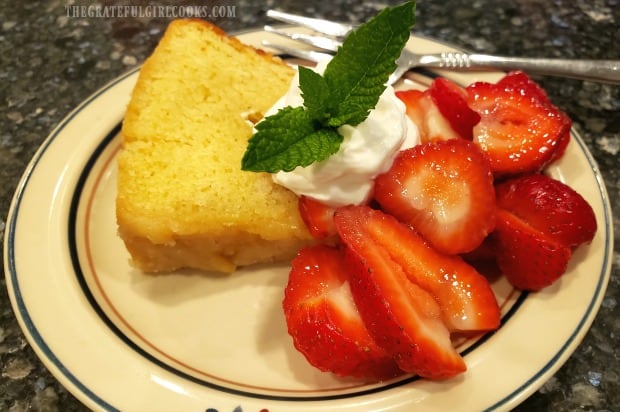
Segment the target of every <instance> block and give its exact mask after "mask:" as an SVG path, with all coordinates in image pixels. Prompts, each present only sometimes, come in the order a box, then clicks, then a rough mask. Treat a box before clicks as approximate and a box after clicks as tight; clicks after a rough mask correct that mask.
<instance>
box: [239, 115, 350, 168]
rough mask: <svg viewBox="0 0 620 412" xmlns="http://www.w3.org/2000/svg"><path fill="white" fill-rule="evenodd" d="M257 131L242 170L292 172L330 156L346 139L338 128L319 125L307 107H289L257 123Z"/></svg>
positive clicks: (246, 154)
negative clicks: (298, 167)
mask: <svg viewBox="0 0 620 412" xmlns="http://www.w3.org/2000/svg"><path fill="white" fill-rule="evenodd" d="M256 130H257V132H256V133H255V134H254V135H253V136H252V138H250V140H249V142H248V148H247V150H246V152H245V154H244V156H243V159H241V169H242V170H247V171H254V172H269V173H276V172H278V171H281V170H282V171H285V172H289V171H291V170H293V169H295V168H296V167H297V166H302V167H305V166H308V165H310V164H312V163H313V162H315V161H320V160H323V159H326V158H328V157H329V156H331V155H332V154H334V153H336V152H337V151H338V148H339V147H340V143H342V140H343V137H342V136H341V135H340V134H339V133H338V132H337V131H336V130H335V129H332V128H320V127H317V123H316V120H314V119H313V117H312V115H311V113H310V111H308V110H306V109H304V108H303V107H295V108H293V107H285V108H283V109H281V110H280V111H278V113H276V114H275V115H273V116H269V117H266V118H265V119H263V121H261V122H259V123H257V124H256Z"/></svg>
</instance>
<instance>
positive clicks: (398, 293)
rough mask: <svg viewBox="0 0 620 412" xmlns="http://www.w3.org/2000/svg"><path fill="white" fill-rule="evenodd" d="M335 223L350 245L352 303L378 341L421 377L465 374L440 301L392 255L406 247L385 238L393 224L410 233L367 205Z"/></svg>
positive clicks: (340, 213) (342, 212)
mask: <svg viewBox="0 0 620 412" xmlns="http://www.w3.org/2000/svg"><path fill="white" fill-rule="evenodd" d="M334 221H335V223H336V228H337V229H338V233H339V234H340V236H341V238H342V239H343V242H344V243H345V244H346V254H345V258H346V262H347V266H348V267H349V268H350V270H351V292H352V294H353V298H354V300H355V303H356V306H357V307H358V309H359V312H360V315H361V316H362V319H364V323H365V324H366V325H367V327H368V330H369V331H370V334H371V335H372V336H373V337H374V338H375V340H376V342H377V343H378V344H379V345H380V346H382V347H383V348H384V349H385V350H386V351H387V352H388V353H390V354H392V355H393V356H394V358H395V360H396V362H397V363H398V365H399V366H400V367H401V369H403V370H405V371H407V372H412V373H417V374H419V375H420V376H422V377H427V378H432V379H443V378H449V377H452V376H454V375H456V374H458V373H461V372H463V371H465V369H466V366H465V363H464V361H463V359H462V358H461V357H460V355H459V354H458V353H457V352H456V350H455V349H454V347H453V346H452V342H451V341H450V333H449V331H448V329H447V328H446V326H445V325H444V323H443V321H442V317H441V308H440V307H439V305H438V304H437V301H436V300H435V298H434V297H433V296H432V295H431V294H430V293H429V292H427V291H425V290H424V289H422V287H420V286H418V285H416V284H415V283H413V282H410V281H409V280H408V278H407V275H406V274H405V272H404V270H403V268H402V266H401V265H400V264H398V263H397V262H396V261H395V260H394V259H393V258H392V256H391V254H390V248H392V247H396V248H404V247H406V246H405V245H401V244H400V243H398V240H399V239H393V238H391V237H389V235H388V236H387V237H385V238H383V236H384V233H385V229H387V228H388V227H389V226H390V225H397V226H400V227H403V228H405V229H406V230H409V229H407V228H406V227H405V226H403V225H402V224H401V223H399V222H398V221H397V220H396V219H394V218H392V217H391V216H389V215H386V214H384V213H383V212H380V211H377V210H374V209H371V208H369V207H367V206H348V207H344V208H339V209H338V210H337V211H336V214H335V216H334ZM410 233H413V232H411V231H410ZM392 241H395V242H392Z"/></svg>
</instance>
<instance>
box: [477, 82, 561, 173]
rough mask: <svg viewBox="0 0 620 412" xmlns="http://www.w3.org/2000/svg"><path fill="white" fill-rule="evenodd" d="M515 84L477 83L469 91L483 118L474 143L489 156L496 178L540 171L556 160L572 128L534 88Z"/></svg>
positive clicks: (478, 126)
mask: <svg viewBox="0 0 620 412" xmlns="http://www.w3.org/2000/svg"><path fill="white" fill-rule="evenodd" d="M514 83H515V84H512V83H509V84H508V85H506V84H505V83H504V84H502V83H501V81H500V82H498V84H491V83H486V82H477V83H474V84H471V85H469V86H468V87H467V88H466V90H467V93H468V95H469V101H468V103H469V106H470V107H471V108H472V109H473V110H475V111H476V112H478V113H479V114H480V116H481V120H480V123H478V124H477V125H476V126H475V127H474V142H476V143H477V144H478V145H479V146H480V147H481V148H482V150H483V151H484V152H485V153H486V154H487V156H488V157H489V160H490V162H491V168H492V170H493V172H494V173H495V174H496V175H506V174H522V173H529V172H536V171H539V170H541V169H542V168H544V167H545V166H546V165H547V164H548V163H549V162H550V161H551V160H554V159H555V157H554V156H553V152H554V150H555V149H556V147H558V146H561V142H562V139H564V138H565V137H566V133H567V131H568V130H570V126H571V122H570V119H569V118H568V116H566V114H565V113H563V112H561V111H560V110H559V109H557V108H556V107H555V106H553V105H552V104H550V103H549V102H548V101H543V100H541V96H540V93H539V92H538V91H536V90H535V89H534V87H533V86H532V87H530V86H528V87H525V86H522V87H517V85H518V84H519V83H518V82H516V81H515V82H514ZM531 90H535V91H534V92H532V91H531ZM528 93H530V94H528ZM532 93H534V95H532Z"/></svg>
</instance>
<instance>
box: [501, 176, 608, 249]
mask: <svg viewBox="0 0 620 412" xmlns="http://www.w3.org/2000/svg"><path fill="white" fill-rule="evenodd" d="M496 191H497V204H498V206H499V207H501V208H504V209H506V210H508V211H510V212H511V213H513V214H514V215H516V216H517V217H519V218H520V219H522V220H524V221H525V222H527V223H528V224H529V225H531V226H532V227H534V228H535V229H537V230H539V231H541V232H543V233H545V234H546V235H547V236H549V237H550V238H552V239H553V240H555V241H557V242H559V243H561V244H562V245H564V246H567V247H570V248H574V247H577V246H579V245H580V244H582V243H589V242H591V241H592V238H594V234H595V233H596V227H597V225H596V217H595V215H594V211H593V210H592V207H591V206H590V204H589V203H588V202H587V201H586V200H585V199H584V198H583V197H582V196H581V195H580V194H579V193H577V192H576V191H575V190H573V189H572V188H571V187H569V186H568V185H566V184H565V183H562V182H560V181H559V180H556V179H553V178H551V177H549V176H546V175H542V174H533V175H527V176H522V177H518V178H513V179H510V180H507V181H505V182H503V183H501V184H499V185H497V187H496Z"/></svg>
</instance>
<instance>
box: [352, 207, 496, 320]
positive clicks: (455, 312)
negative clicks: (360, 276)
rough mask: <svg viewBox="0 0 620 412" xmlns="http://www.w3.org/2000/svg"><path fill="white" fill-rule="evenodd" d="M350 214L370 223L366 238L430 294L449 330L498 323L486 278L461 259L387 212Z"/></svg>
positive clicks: (492, 297) (491, 291) (491, 292)
mask: <svg viewBox="0 0 620 412" xmlns="http://www.w3.org/2000/svg"><path fill="white" fill-rule="evenodd" d="M349 213H357V214H358V215H359V216H357V218H358V220H360V221H361V222H360V225H362V224H364V222H366V221H368V222H372V224H373V226H372V227H369V228H366V229H364V230H367V231H368V234H364V235H366V236H368V239H367V241H369V242H370V241H374V242H376V244H377V247H383V248H385V249H386V250H387V252H388V254H389V255H390V258H391V259H392V260H394V262H395V263H397V264H398V265H400V266H401V267H402V268H403V270H404V271H405V274H406V276H407V278H408V279H409V280H410V281H411V282H413V283H415V284H416V285H418V286H420V287H421V288H422V289H424V290H426V291H427V292H430V293H431V295H432V296H433V297H434V298H435V299H436V300H437V302H438V303H439V306H440V309H441V312H442V319H443V321H444V323H445V324H446V326H447V327H448V329H449V330H450V331H452V332H455V331H461V332H464V331H482V330H493V329H496V328H497V327H498V326H499V322H500V311H499V307H498V305H497V300H496V299H495V295H494V294H493V290H492V289H491V286H490V284H489V282H488V280H487V279H486V278H485V277H484V276H482V275H480V274H479V273H477V272H476V270H475V269H474V268H473V267H472V266H470V265H468V264H467V263H465V262H464V261H463V259H461V258H460V257H458V256H455V255H444V254H442V253H439V252H437V251H436V250H435V249H434V248H432V247H431V246H430V245H429V244H428V243H427V242H425V241H424V240H423V239H422V238H421V237H420V236H419V235H418V234H417V233H416V232H415V231H413V230H411V228H409V227H407V226H405V225H403V224H397V223H394V222H396V220H395V219H394V218H392V217H391V216H389V215H385V214H383V213H381V212H379V211H372V210H369V209H364V210H361V211H354V212H349ZM341 219H342V218H341ZM360 230H362V229H360Z"/></svg>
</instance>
